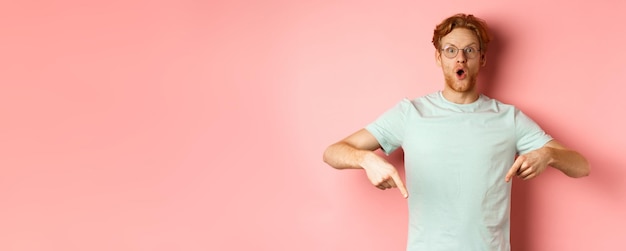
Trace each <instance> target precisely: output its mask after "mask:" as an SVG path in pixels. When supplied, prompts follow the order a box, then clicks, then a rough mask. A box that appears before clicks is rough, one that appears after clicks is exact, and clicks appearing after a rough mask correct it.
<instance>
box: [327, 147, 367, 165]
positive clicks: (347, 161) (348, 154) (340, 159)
mask: <svg viewBox="0 0 626 251" xmlns="http://www.w3.org/2000/svg"><path fill="white" fill-rule="evenodd" d="M367 154H373V152H372V151H370V150H363V149H358V148H356V147H354V146H352V145H350V144H348V143H346V142H338V143H335V144H332V145H330V146H329V147H328V148H326V151H324V162H326V163H327V164H328V165H330V166H332V167H334V168H336V169H357V168H363V167H362V165H361V163H363V160H364V159H365V156H366V155H367Z"/></svg>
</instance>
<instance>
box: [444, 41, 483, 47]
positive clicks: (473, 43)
mask: <svg viewBox="0 0 626 251" xmlns="http://www.w3.org/2000/svg"><path fill="white" fill-rule="evenodd" d="M450 45H452V46H454V47H456V48H461V47H460V46H457V45H455V44H452V43H446V44H444V45H443V47H442V48H445V47H447V46H450ZM473 45H478V43H476V42H472V43H470V44H468V45H467V46H465V47H463V48H467V47H470V46H473Z"/></svg>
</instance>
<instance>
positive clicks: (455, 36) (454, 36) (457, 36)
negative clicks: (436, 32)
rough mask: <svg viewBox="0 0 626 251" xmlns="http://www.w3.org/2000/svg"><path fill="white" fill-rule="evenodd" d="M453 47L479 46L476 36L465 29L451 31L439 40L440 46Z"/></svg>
mask: <svg viewBox="0 0 626 251" xmlns="http://www.w3.org/2000/svg"><path fill="white" fill-rule="evenodd" d="M447 44H450V45H454V46H457V47H465V46H469V45H472V44H479V41H478V37H476V34H475V33H474V32H473V31H472V30H470V29H465V28H456V29H453V30H452V31H451V32H450V33H448V34H447V35H445V36H444V37H442V38H441V45H444V46H445V45H447Z"/></svg>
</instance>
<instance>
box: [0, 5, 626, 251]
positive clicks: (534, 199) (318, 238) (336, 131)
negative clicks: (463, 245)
mask: <svg viewBox="0 0 626 251" xmlns="http://www.w3.org/2000/svg"><path fill="white" fill-rule="evenodd" d="M11 2H13V3H10V2H9V1H4V2H2V3H0V118H1V123H0V142H1V143H0V172H1V173H0V203H1V204H0V250H4V251H12V250H25V251H31V250H59V251H60V250H63V251H73V250H93V251H97V250H163V251H165V250H302V251H308V250H403V249H404V247H405V242H406V237H407V236H406V229H407V209H406V201H405V200H403V199H402V198H401V196H400V193H399V192H398V191H397V190H391V191H379V190H377V189H376V188H374V187H372V186H371V185H370V184H369V182H368V181H367V179H366V177H365V175H364V174H363V172H361V171H337V170H333V169H332V168H330V167H328V166H327V165H325V164H324V163H323V162H322V158H321V156H322V152H323V150H324V149H325V147H326V146H327V145H329V144H331V143H333V142H335V141H337V140H339V139H340V138H342V137H344V136H347V135H348V134H349V133H351V132H353V131H355V130H357V129H359V128H361V127H363V126H365V125H366V124H367V123H369V122H370V121H372V120H373V119H375V118H376V117H377V116H378V115H380V113H382V112H383V111H385V110H387V109H388V108H390V107H391V106H393V105H394V104H395V103H396V102H397V101H399V100H400V99H401V98H403V97H409V98H414V97H417V96H421V95H424V94H427V93H430V92H433V91H436V90H440V89H441V88H442V85H443V78H442V76H441V71H440V69H439V68H437V66H436V64H435V60H434V48H433V47H432V45H431V43H430V41H431V38H432V30H433V28H434V26H435V25H436V24H437V23H439V22H440V21H441V20H442V19H443V18H445V17H447V16H449V15H452V14H455V13H457V12H468V13H474V14H476V15H477V16H479V17H481V18H483V19H486V20H487V21H488V23H489V24H490V26H491V28H492V30H493V34H494V37H495V41H494V42H493V45H492V48H491V49H490V51H489V53H488V62H487V65H488V66H487V68H486V69H485V72H484V74H483V75H482V79H481V82H483V83H487V85H485V86H484V91H485V92H486V93H487V94H488V95H490V96H492V97H494V98H497V99H500V100H502V101H504V102H508V103H513V104H516V105H517V106H518V107H520V108H521V109H522V110H523V111H525V112H526V113H527V114H529V115H530V116H531V117H532V118H534V119H535V120H536V121H537V122H538V123H539V124H541V125H542V126H543V127H544V129H545V130H547V131H548V133H550V134H552V135H553V136H554V137H556V138H557V139H558V140H560V141H561V142H563V143H564V144H565V145H567V146H569V147H571V148H574V149H576V150H578V151H579V152H581V153H582V154H584V155H585V156H586V157H587V158H588V159H589V161H590V162H591V165H592V172H591V176H589V177H587V178H584V179H579V180H574V179H569V178H567V177H565V176H564V175H562V174H560V173H559V172H557V171H555V170H553V169H550V170H548V171H546V172H545V173H544V174H543V175H542V176H540V177H539V178H537V179H534V180H531V181H528V182H522V181H520V180H515V181H514V199H513V215H512V221H513V228H512V239H513V240H512V242H513V247H514V250H534V251H541V250H619V249H623V248H625V247H626V246H625V245H624V244H623V243H624V242H623V240H624V238H625V237H626V200H625V199H626V182H625V177H626V169H625V167H626V158H624V150H626V138H625V137H624V134H623V131H624V128H626V123H625V122H624V115H625V112H624V108H626V101H625V99H624V92H625V91H626V87H625V85H624V72H625V69H624V66H625V65H626V61H625V60H626V49H625V48H626V47H625V46H626V37H624V36H623V24H624V23H626V17H625V16H624V15H623V13H624V10H626V2H624V1H619V0H614V1H611V0H597V1H568V2H563V1H555V3H552V2H551V1H545V0H529V1H487V0H483V1H448V2H445V3H444V2H432V1H426V2H424V3H417V1H416V2H409V1H395V2H387V3H384V4H383V3H382V2H383V1H315V3H313V2H312V1H311V2H308V3H307V2H304V1H298V2H296V1H249V2H244V1H222V2H207V1H101V3H95V2H93V1H11ZM556 2H559V3H558V4H557V3H556ZM401 155H402V154H401V153H397V154H394V155H392V156H391V159H392V161H393V162H394V163H397V164H401V161H400V160H401Z"/></svg>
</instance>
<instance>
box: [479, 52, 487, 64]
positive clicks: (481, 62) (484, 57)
mask: <svg viewBox="0 0 626 251" xmlns="http://www.w3.org/2000/svg"><path fill="white" fill-rule="evenodd" d="M486 64H487V56H486V55H485V54H484V53H483V54H480V66H482V67H484V66H485V65H486Z"/></svg>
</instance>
